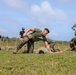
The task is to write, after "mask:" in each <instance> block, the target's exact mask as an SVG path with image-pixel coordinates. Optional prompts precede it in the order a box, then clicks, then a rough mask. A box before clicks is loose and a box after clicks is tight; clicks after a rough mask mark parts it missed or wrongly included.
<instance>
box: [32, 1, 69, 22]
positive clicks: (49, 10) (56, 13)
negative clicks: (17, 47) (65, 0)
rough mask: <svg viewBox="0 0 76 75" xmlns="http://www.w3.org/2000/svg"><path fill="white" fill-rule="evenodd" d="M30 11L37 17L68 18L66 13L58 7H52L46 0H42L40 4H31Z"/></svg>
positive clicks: (64, 19)
mask: <svg viewBox="0 0 76 75" xmlns="http://www.w3.org/2000/svg"><path fill="white" fill-rule="evenodd" d="M31 12H32V14H33V15H34V16H35V17H37V18H38V19H43V20H44V19H52V20H63V21H66V20H68V16H67V14H66V13H64V12H63V11H62V10H60V9H58V8H56V9H53V7H52V6H51V4H50V3H49V2H48V1H44V2H42V3H41V5H35V4H33V5H32V6H31Z"/></svg>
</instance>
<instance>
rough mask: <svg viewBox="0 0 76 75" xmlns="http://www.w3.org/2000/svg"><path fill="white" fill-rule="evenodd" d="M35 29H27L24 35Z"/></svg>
mask: <svg viewBox="0 0 76 75" xmlns="http://www.w3.org/2000/svg"><path fill="white" fill-rule="evenodd" d="M34 30H35V28H29V29H27V30H26V32H25V33H24V34H23V37H25V36H26V35H27V33H28V32H30V31H32V32H33V31H34Z"/></svg>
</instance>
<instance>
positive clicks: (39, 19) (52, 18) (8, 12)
mask: <svg viewBox="0 0 76 75" xmlns="http://www.w3.org/2000/svg"><path fill="white" fill-rule="evenodd" d="M75 23H76V0H0V35H2V36H9V37H19V31H20V30H21V28H22V27H24V28H25V29H28V28H31V27H34V28H40V29H44V28H48V29H49V30H50V34H48V35H47V37H48V38H51V39H53V40H67V41H69V40H70V39H71V38H72V37H74V34H73V33H74V31H73V30H72V29H71V27H72V26H73V25H74V24H75Z"/></svg>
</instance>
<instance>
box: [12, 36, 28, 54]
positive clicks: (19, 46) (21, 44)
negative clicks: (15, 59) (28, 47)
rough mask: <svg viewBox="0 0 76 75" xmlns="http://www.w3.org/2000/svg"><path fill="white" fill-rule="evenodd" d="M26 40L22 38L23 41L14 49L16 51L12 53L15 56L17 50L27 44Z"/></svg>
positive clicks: (26, 38)
mask: <svg viewBox="0 0 76 75" xmlns="http://www.w3.org/2000/svg"><path fill="white" fill-rule="evenodd" d="M28 40H29V39H28V37H27V36H26V37H25V38H24V40H23V41H21V42H20V43H19V45H18V46H17V47H16V50H15V51H13V53H14V54H16V53H17V52H18V50H19V49H21V48H22V47H23V46H24V45H25V44H26V43H27V42H28Z"/></svg>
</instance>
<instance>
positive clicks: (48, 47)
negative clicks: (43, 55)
mask: <svg viewBox="0 0 76 75" xmlns="http://www.w3.org/2000/svg"><path fill="white" fill-rule="evenodd" d="M45 46H46V48H47V49H48V51H49V52H50V53H53V52H52V51H51V48H50V46H49V44H48V42H47V41H45Z"/></svg>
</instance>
